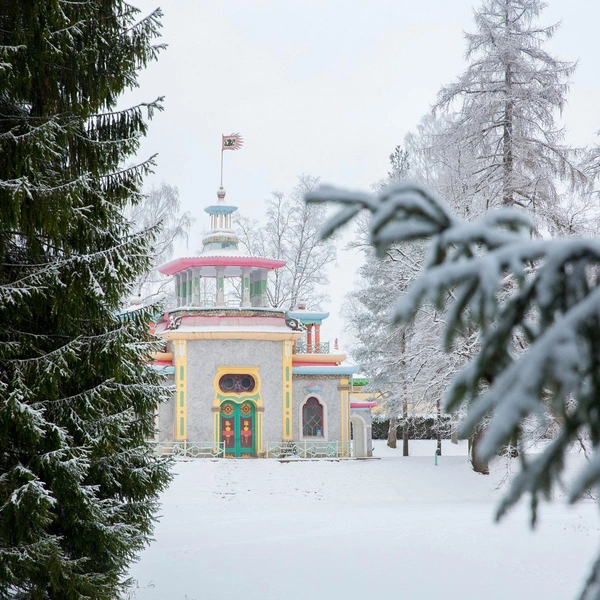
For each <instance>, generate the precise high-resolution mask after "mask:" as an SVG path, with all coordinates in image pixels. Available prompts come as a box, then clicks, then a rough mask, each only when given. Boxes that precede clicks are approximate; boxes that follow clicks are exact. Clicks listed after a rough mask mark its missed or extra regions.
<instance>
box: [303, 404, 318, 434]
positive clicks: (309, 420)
mask: <svg viewBox="0 0 600 600" xmlns="http://www.w3.org/2000/svg"><path fill="white" fill-rule="evenodd" d="M302 435H304V436H308V437H323V406H322V405H321V403H320V402H319V401H318V400H317V399H316V398H309V399H308V400H307V401H306V402H305V403H304V406H303V407H302Z"/></svg>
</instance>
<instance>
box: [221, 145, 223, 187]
mask: <svg viewBox="0 0 600 600" xmlns="http://www.w3.org/2000/svg"><path fill="white" fill-rule="evenodd" d="M221 187H223V135H221Z"/></svg>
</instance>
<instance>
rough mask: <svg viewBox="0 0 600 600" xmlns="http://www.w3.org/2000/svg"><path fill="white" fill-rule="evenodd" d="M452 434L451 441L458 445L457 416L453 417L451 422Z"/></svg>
mask: <svg viewBox="0 0 600 600" xmlns="http://www.w3.org/2000/svg"><path fill="white" fill-rule="evenodd" d="M450 427H451V430H450V431H451V432H450V441H451V442H452V443H453V444H458V419H457V418H456V415H452V421H451V422H450Z"/></svg>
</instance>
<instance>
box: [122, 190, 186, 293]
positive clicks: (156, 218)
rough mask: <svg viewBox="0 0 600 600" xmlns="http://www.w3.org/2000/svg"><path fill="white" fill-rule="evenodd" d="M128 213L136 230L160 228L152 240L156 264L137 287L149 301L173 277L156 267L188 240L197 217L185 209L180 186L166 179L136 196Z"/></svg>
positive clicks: (139, 280)
mask: <svg viewBox="0 0 600 600" xmlns="http://www.w3.org/2000/svg"><path fill="white" fill-rule="evenodd" d="M125 215H126V216H127V219H128V220H129V221H130V223H131V226H132V229H133V230H134V231H135V232H144V231H155V232H156V233H155V234H154V242H153V244H152V255H153V256H152V268H151V270H149V271H147V272H146V273H144V274H143V275H142V276H141V277H139V278H138V279H137V281H136V283H135V288H137V289H135V290H134V291H135V292H136V293H137V295H138V296H139V297H140V300H141V301H142V302H143V303H148V301H151V300H152V297H153V296H154V295H155V294H157V293H159V292H161V291H162V288H163V287H164V286H165V284H166V283H167V282H170V278H168V277H165V276H162V275H161V274H160V273H159V272H158V271H157V270H156V267H157V266H159V265H161V264H163V263H165V262H167V261H168V260H169V259H171V258H172V256H173V251H174V248H175V242H177V241H185V242H187V240H188V233H189V230H190V227H191V226H192V223H193V222H194V218H193V217H192V215H191V213H190V212H189V211H188V212H184V213H181V201H180V200H179V190H178V189H177V188H176V187H175V186H173V185H169V184H168V183H165V182H164V181H163V182H162V183H160V185H157V186H154V185H153V186H152V187H151V188H150V191H149V192H147V193H146V194H144V196H143V199H142V200H141V201H138V200H137V199H136V200H135V201H134V202H133V203H131V204H130V205H128V206H127V209H126V211H125Z"/></svg>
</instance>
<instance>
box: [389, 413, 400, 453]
mask: <svg viewBox="0 0 600 600" xmlns="http://www.w3.org/2000/svg"><path fill="white" fill-rule="evenodd" d="M397 441H398V417H390V426H389V428H388V438H387V445H388V446H389V447H390V448H396V445H397Z"/></svg>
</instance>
